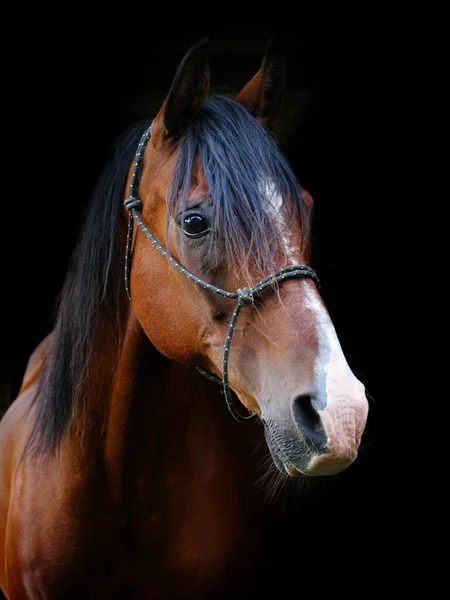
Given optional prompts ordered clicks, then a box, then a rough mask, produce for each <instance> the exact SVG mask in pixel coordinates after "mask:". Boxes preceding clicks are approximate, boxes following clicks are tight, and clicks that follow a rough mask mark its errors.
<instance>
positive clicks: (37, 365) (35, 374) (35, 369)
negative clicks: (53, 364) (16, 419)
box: [19, 332, 53, 395]
mask: <svg viewBox="0 0 450 600" xmlns="http://www.w3.org/2000/svg"><path fill="white" fill-rule="evenodd" d="M52 340H53V332H51V333H49V334H48V335H47V336H46V337H45V338H44V339H43V340H42V341H41V342H40V343H39V344H38V346H37V347H36V348H35V349H34V351H33V352H32V354H31V356H30V358H29V359H28V363H27V366H26V369H25V373H24V376H23V379H22V384H21V386H20V390H19V395H20V394H22V393H23V392H24V391H25V390H26V389H28V388H29V387H30V386H31V385H33V384H34V383H36V382H37V381H38V379H39V375H40V374H41V372H42V367H43V366H44V362H45V359H46V357H47V354H48V353H49V350H50V347H51V344H52Z"/></svg>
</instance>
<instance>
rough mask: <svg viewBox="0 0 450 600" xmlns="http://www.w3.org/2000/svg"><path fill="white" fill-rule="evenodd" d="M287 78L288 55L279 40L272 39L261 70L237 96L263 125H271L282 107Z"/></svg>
mask: <svg viewBox="0 0 450 600" xmlns="http://www.w3.org/2000/svg"><path fill="white" fill-rule="evenodd" d="M285 79H286V56H285V52H284V50H283V48H282V46H281V42H280V41H279V40H275V39H273V38H272V39H271V40H270V42H269V43H268V45H267V47H266V50H265V52H264V57H263V59H262V62H261V67H260V68H259V71H258V72H257V73H256V75H254V77H253V78H252V79H251V80H250V81H249V82H248V83H247V84H246V85H245V86H244V88H243V89H242V90H241V91H240V92H239V94H238V95H237V96H236V100H237V101H238V102H240V103H241V104H243V105H244V106H245V107H246V108H247V110H249V112H250V113H251V114H252V115H253V116H254V117H256V118H257V119H258V120H259V121H260V122H261V123H262V124H263V125H265V126H266V127H270V126H271V125H272V124H273V122H274V121H275V119H276V117H277V115H278V112H279V110H280V108H281V103H282V99H283V93H284V84H285Z"/></svg>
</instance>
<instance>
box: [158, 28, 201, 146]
mask: <svg viewBox="0 0 450 600" xmlns="http://www.w3.org/2000/svg"><path fill="white" fill-rule="evenodd" d="M208 93H209V65H208V40H207V39H204V40H200V41H199V42H197V43H196V44H195V45H194V46H192V47H191V48H190V50H188V51H187V53H186V54H185V56H184V58H183V60H182V61H181V63H180V65H179V67H178V70H177V72H176V74H175V77H174V79H173V81H172V85H171V86H170V90H169V93H168V94H167V96H166V98H165V100H164V102H163V105H162V107H161V109H160V111H159V112H158V114H157V116H156V118H155V120H154V121H153V124H152V138H154V142H155V141H156V140H155V138H156V137H157V136H158V134H159V137H162V139H168V138H179V137H180V136H181V135H182V134H183V132H184V131H185V130H186V128H187V127H188V125H189V123H190V122H191V121H192V119H193V118H194V117H195V116H196V114H197V113H198V111H199V110H200V109H201V107H202V106H203V104H204V102H205V100H206V98H207V96H208ZM154 134H155V137H154Z"/></svg>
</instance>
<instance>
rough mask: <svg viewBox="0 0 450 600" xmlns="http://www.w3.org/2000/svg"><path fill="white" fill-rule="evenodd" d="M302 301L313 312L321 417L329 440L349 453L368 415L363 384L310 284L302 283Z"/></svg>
mask: <svg viewBox="0 0 450 600" xmlns="http://www.w3.org/2000/svg"><path fill="white" fill-rule="evenodd" d="M305 305H306V306H307V307H308V308H309V309H310V310H311V311H312V312H314V314H315V316H316V323H317V335H318V342H319V349H318V350H319V351H318V353H317V359H316V364H315V367H314V368H315V373H316V381H317V382H318V392H319V395H318V406H317V409H318V410H319V411H323V412H321V418H322V422H323V424H324V426H325V429H326V433H327V435H328V437H329V443H331V444H333V445H335V446H340V447H341V450H342V448H343V447H344V446H345V445H346V446H351V449H350V453H351V452H353V451H356V448H357V446H358V444H359V442H360V439H361V435H362V433H363V430H364V427H365V423H366V419H367V413H368V408H369V406H368V402H367V397H366V393H365V387H364V385H363V384H362V383H361V381H359V379H358V378H357V377H355V375H354V374H353V372H352V370H351V369H350V367H349V365H348V362H347V360H346V358H345V355H344V352H343V350H342V347H341V344H340V342H339V339H338V337H337V334H336V330H335V328H334V325H333V323H332V321H331V318H330V316H329V314H328V312H327V311H326V309H325V307H324V306H323V304H322V303H321V302H320V300H319V297H318V295H317V294H316V292H315V291H314V289H312V288H311V287H310V286H305ZM324 379H325V381H324ZM320 382H322V383H320Z"/></svg>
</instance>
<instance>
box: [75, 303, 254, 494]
mask: <svg viewBox="0 0 450 600" xmlns="http://www.w3.org/2000/svg"><path fill="white" fill-rule="evenodd" d="M93 372H94V373H95V369H94V371H93ZM96 379H97V380H98V376H97V377H96ZM103 389H104V390H107V391H105V392H103V395H102V401H101V403H100V404H101V412H102V413H103V416H102V418H101V421H100V420H99V419H96V422H97V423H99V424H100V422H101V423H102V424H101V429H102V431H101V432H100V431H98V430H97V431H96V432H95V433H94V436H93V437H92V438H91V439H92V445H91V446H94V447H95V450H96V451H97V455H98V453H100V455H101V457H102V460H103V461H104V473H105V477H106V482H107V486H108V489H109V493H110V494H111V496H112V498H113V499H114V500H115V501H116V502H117V503H119V504H123V503H124V502H126V498H127V496H129V493H130V491H129V490H130V489H131V488H132V487H134V486H132V485H130V484H131V482H133V481H134V482H136V481H142V480H143V478H144V479H146V480H148V481H152V482H153V484H154V483H155V480H156V481H157V480H158V477H167V474H168V473H172V474H174V473H175V472H177V473H178V474H179V478H180V479H182V480H184V481H185V482H189V485H191V484H192V482H197V483H198V484H199V487H201V486H202V481H203V482H204V481H207V480H212V479H214V478H223V474H224V473H226V477H225V479H227V480H228V485H231V486H233V487H235V488H236V489H238V488H244V487H248V483H249V478H253V479H255V478H256V476H257V474H255V472H254V468H255V463H256V462H257V461H256V458H255V452H254V450H255V445H257V442H258V440H259V439H261V436H262V431H261V430H260V428H259V427H258V426H257V425H255V424H250V423H248V424H245V425H244V424H240V423H237V422H236V421H234V420H233V418H232V417H231V415H230V414H229V413H228V411H227V408H226V405H225V401H224V399H223V396H222V395H221V394H220V387H219V386H218V385H217V384H216V383H213V382H211V381H208V380H207V379H206V378H204V377H203V376H202V375H200V374H199V373H198V372H197V371H196V369H195V368H193V367H190V366H186V365H182V364H180V363H176V362H174V361H171V360H169V359H167V358H166V357H165V356H163V355H162V354H160V353H159V352H158V351H157V350H156V349H155V347H154V346H153V345H152V344H151V343H150V342H149V340H148V338H147V337H146V335H145V334H144V332H143V331H142V329H141V327H140V325H139V323H138V322H137V319H136V317H135V315H134V312H133V310H132V309H131V310H130V313H129V316H128V321H127V324H126V328H125V333H124V336H123V341H122V344H121V348H120V351H119V358H118V360H117V361H116V364H115V367H114V372H113V377H112V381H110V383H109V385H107V386H104V388H103ZM95 396H96V397H97V398H98V397H99V389H98V390H96V391H95ZM99 440H101V441H100V442H99ZM87 452H92V447H91V449H88V450H87ZM244 483H245V485H243V484H244ZM177 487H179V485H178V484H177Z"/></svg>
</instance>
